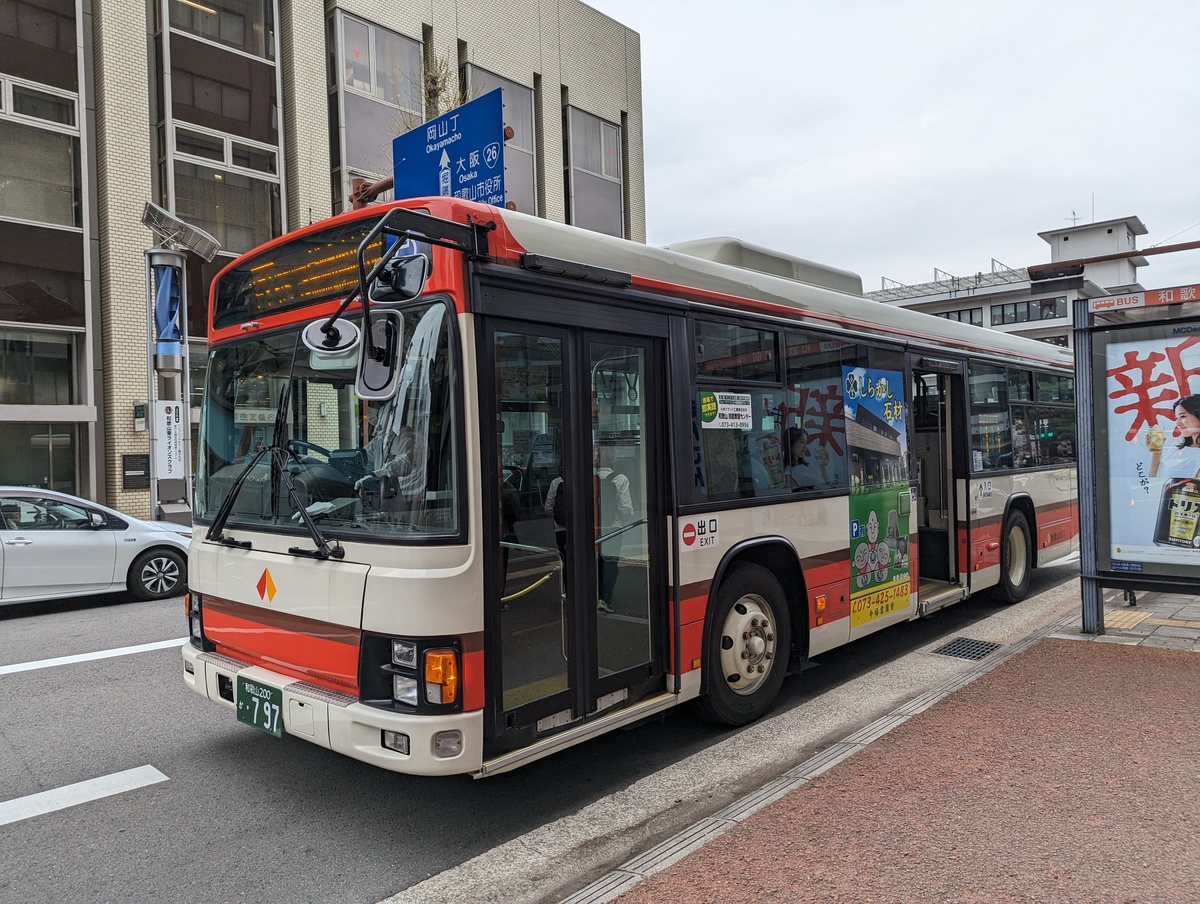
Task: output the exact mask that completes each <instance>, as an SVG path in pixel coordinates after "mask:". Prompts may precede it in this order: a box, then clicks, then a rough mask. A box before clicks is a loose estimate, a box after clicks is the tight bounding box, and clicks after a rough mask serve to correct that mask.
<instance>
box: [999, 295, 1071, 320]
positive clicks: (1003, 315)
mask: <svg viewBox="0 0 1200 904" xmlns="http://www.w3.org/2000/svg"><path fill="white" fill-rule="evenodd" d="M1066 316H1067V299H1066V298H1065V297H1062V298H1040V299H1035V300H1032V301H1015V302H1009V303H1008V304H997V305H992V326H1003V325H1007V324H1010V323H1029V322H1031V321H1038V320H1057V319H1060V318H1062V317H1066Z"/></svg>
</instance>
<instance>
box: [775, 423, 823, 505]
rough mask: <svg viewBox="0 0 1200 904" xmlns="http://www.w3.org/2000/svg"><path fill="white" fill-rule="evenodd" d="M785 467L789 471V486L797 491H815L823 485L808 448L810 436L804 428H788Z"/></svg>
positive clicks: (785, 444) (785, 445)
mask: <svg viewBox="0 0 1200 904" xmlns="http://www.w3.org/2000/svg"><path fill="white" fill-rule="evenodd" d="M784 466H785V468H786V469H787V485H788V486H789V487H791V488H792V489H793V490H795V491H799V490H814V489H816V488H817V486H818V485H819V484H820V483H821V475H820V474H819V473H818V471H817V466H816V465H815V464H814V463H813V459H812V454H811V452H810V450H809V447H808V436H807V435H806V434H805V432H804V428H802V427H794V426H793V427H788V428H787V435H786V437H785V442H784Z"/></svg>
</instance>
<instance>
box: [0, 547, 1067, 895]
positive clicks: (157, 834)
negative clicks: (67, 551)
mask: <svg viewBox="0 0 1200 904" xmlns="http://www.w3.org/2000/svg"><path fill="white" fill-rule="evenodd" d="M1077 574H1078V567H1077V565H1075V564H1070V565H1065V566H1060V567H1057V568H1052V569H1045V570H1041V571H1039V572H1035V574H1034V583H1033V586H1032V587H1031V594H1037V593H1041V592H1044V591H1047V590H1049V589H1051V588H1054V587H1056V586H1058V585H1060V584H1063V583H1064V582H1066V581H1068V580H1070V579H1072V578H1074V577H1075V576H1077ZM1016 608H1017V609H1020V607H1016ZM1004 609H1005V607H1003V606H1002V605H1001V603H1000V601H999V599H998V598H997V597H994V596H991V595H981V596H980V597H978V598H976V599H973V600H968V601H967V602H965V603H962V604H959V605H958V606H955V607H953V608H951V609H947V610H945V611H943V612H941V613H938V614H937V615H935V616H934V617H932V618H929V619H924V620H922V621H919V622H914V623H910V624H906V625H900V626H896V627H893V628H890V629H887V630H885V631H884V632H882V633H881V634H880V635H878V636H877V638H876V639H874V640H870V641H866V642H864V643H861V644H857V645H851V646H850V647H848V648H846V649H844V650H839V651H834V652H833V653H830V654H826V655H824V656H822V657H820V662H821V665H820V666H819V667H818V668H815V669H812V670H809V671H806V672H805V673H803V674H802V675H800V676H795V677H793V678H791V679H789V680H788V682H786V683H785V685H784V690H783V692H782V695H781V699H780V701H779V704H778V706H777V707H776V710H775V711H774V713H773V714H772V716H771V719H770V723H769V724H768V723H759V725H760V728H759V729H758V730H757V732H756V730H755V726H749V727H748V728H747V729H741V730H740V731H738V732H734V731H730V730H728V729H722V728H719V727H716V726H713V725H711V724H709V723H707V722H704V721H703V720H701V719H700V718H699V717H697V716H695V715H694V714H693V713H692V712H691V711H690V709H688V708H684V709H681V710H680V711H678V712H673V713H670V714H668V715H667V716H665V717H664V718H662V719H660V720H658V721H656V722H652V723H650V724H646V725H642V726H640V727H637V728H635V729H632V730H628V731H619V732H616V733H614V734H610V735H608V736H605V737H602V738H598V739H595V740H593V741H590V742H588V743H587V744H584V745H581V746H579V747H575V748H572V749H570V750H567V751H564V752H562V753H560V754H557V755H556V756H554V757H550V758H548V759H546V760H542V761H539V762H536V763H533V764H531V765H529V766H526V767H524V768H522V769H520V770H517V771H516V772H514V773H510V774H505V775H501V776H497V777H494V778H489V779H486V780H483V781H475V780H473V779H470V778H466V777H457V778H437V779H434V778H414V777H408V776H401V775H394V774H391V773H387V772H383V771H380V770H377V769H373V768H371V767H369V766H367V765H365V764H361V763H357V762H355V761H353V760H349V759H346V758H343V757H339V756H336V755H334V754H333V753H331V752H329V751H325V750H322V749H321V748H318V747H315V746H313V745H311V744H307V743H305V742H303V741H299V740H295V739H291V738H284V739H283V740H276V739H274V738H271V737H269V736H267V735H264V734H261V733H260V732H257V731H255V730H254V729H252V728H249V727H247V726H244V725H241V724H239V723H238V722H237V721H236V720H234V719H233V718H232V716H231V715H230V714H229V713H228V712H227V711H226V710H225V709H223V708H218V707H216V706H214V705H212V704H210V703H206V702H205V701H203V700H202V699H201V698H200V697H198V696H196V695H195V694H194V693H192V692H191V691H190V690H188V689H187V688H186V687H185V686H184V684H183V680H182V664H181V660H180V656H179V653H178V650H177V649H175V648H174V647H161V648H151V649H140V650H139V649H137V648H141V647H143V646H144V645H153V644H161V643H165V642H169V641H182V638H183V635H184V631H185V627H184V617H183V604H182V600H181V599H172V600H165V601H162V602H157V603H135V602H131V601H130V600H129V598H128V597H125V596H120V595H119V596H112V597H106V598H103V599H100V600H95V601H70V602H64V603H54V604H48V605H44V606H40V607H30V606H23V607H9V608H0V863H2V864H3V868H2V869H0V902H9V901H12V902H40V901H47V902H50V901H53V902H65V901H116V900H120V901H143V900H145V901H150V900H153V901H174V900H204V901H255V902H274V901H280V902H284V901H286V902H296V901H339V902H359V901H362V902H375V901H380V900H382V899H385V898H387V897H388V896H390V895H394V894H396V893H398V892H403V891H404V890H406V889H410V887H412V886H415V885H416V884H417V883H420V882H421V881H422V880H425V879H426V878H427V877H430V876H434V875H435V874H439V873H442V872H443V871H450V873H447V875H450V874H452V873H453V870H454V868H455V867H458V866H459V865H460V864H462V863H464V862H466V861H470V860H471V859H472V858H480V857H483V856H484V855H487V854H488V852H489V851H492V850H494V849H496V848H499V847H501V846H504V845H506V844H510V843H512V842H514V841H516V840H519V839H522V838H523V837H527V836H531V835H536V834H537V833H538V832H539V831H545V828H546V827H547V826H553V825H561V824H565V823H566V821H568V820H572V819H574V818H575V816H576V814H578V813H580V812H587V813H590V812H594V811H595V812H601V813H610V812H611V813H612V814H613V815H614V817H615V816H618V815H620V816H621V817H622V818H621V819H616V820H615V822H613V823H606V822H605V821H604V820H584V824H585V827H584V828H583V829H575V830H574V831H583V832H585V833H586V832H588V831H594V832H595V833H596V837H595V838H594V839H588V838H586V837H584V838H581V839H576V843H577V845H578V846H579V849H582V850H588V849H593V850H595V851H596V857H595V858H591V860H590V861H589V860H588V858H580V859H579V862H577V863H574V864H571V863H563V864H561V865H560V866H559V867H558V873H557V874H556V875H555V877H554V881H553V882H552V883H550V885H549V886H547V887H546V891H547V893H548V894H549V893H551V892H556V891H558V890H561V889H562V888H564V887H569V886H570V885H571V884H572V883H577V884H578V885H582V884H584V880H585V878H586V874H587V873H588V872H589V871H593V872H594V870H595V869H596V868H597V867H598V865H599V861H602V860H607V859H612V858H615V857H619V856H624V855H627V853H628V850H629V847H630V845H636V844H638V843H641V841H642V839H643V838H645V837H652V836H654V835H662V834H663V833H665V832H672V831H677V830H678V829H679V828H680V827H682V826H684V825H686V824H688V822H689V821H691V820H692V819H694V818H695V816H696V814H697V813H698V812H702V811H703V810H705V809H707V810H709V811H710V812H711V811H712V810H715V809H717V808H718V807H719V806H722V805H723V804H724V803H727V802H729V801H731V800H734V799H736V798H737V797H738V796H740V795H741V794H742V793H745V791H746V789H748V788H751V787H754V786H755V785H756V784H759V783H761V782H762V781H763V780H764V778H765V777H769V776H770V775H771V774H772V770H774V774H779V773H781V772H783V771H784V770H786V769H787V768H789V767H790V765H792V764H794V763H795V762H798V761H800V759H801V758H803V756H805V755H806V753H805V751H806V750H811V749H815V748H816V746H818V745H819V743H820V741H821V740H822V739H825V738H828V737H832V736H834V735H836V734H837V733H838V732H841V733H843V734H844V733H846V732H848V731H850V730H852V729H853V727H854V726H855V724H856V723H862V724H865V722H867V721H869V720H870V719H871V718H874V717H876V716H877V715H879V711H880V710H881V709H882V708H883V707H885V706H887V705H888V703H889V701H890V700H891V699H892V697H894V695H895V693H897V692H898V691H897V690H896V689H888V688H881V689H878V690H877V691H875V690H871V689H870V688H869V687H868V688H867V689H866V690H865V692H864V693H859V692H857V691H856V692H855V697H856V699H857V700H858V703H857V705H854V706H851V707H848V708H846V709H845V710H844V711H841V712H838V713H833V712H828V713H826V714H825V715H824V716H823V717H822V718H821V719H808V718H807V716H806V717H805V720H806V721H807V722H810V723H811V724H812V725H813V728H812V731H813V732H815V733H813V734H810V735H807V736H806V737H807V740H804V741H803V742H802V743H793V744H791V745H784V746H783V747H779V748H774V747H771V745H768V744H766V743H764V742H763V741H762V740H761V738H762V736H763V735H765V734H769V733H770V732H769V730H768V729H769V726H770V724H778V723H776V722H775V720H776V719H777V718H783V719H786V718H789V717H793V718H794V717H796V716H798V715H801V714H805V713H806V712H807V710H805V707H806V705H808V704H811V703H812V701H813V700H814V699H815V698H818V697H820V696H821V695H824V694H827V693H828V692H830V691H831V690H834V689H841V688H842V686H844V685H847V683H850V685H851V686H855V687H857V684H855V683H856V682H858V683H861V682H863V681H866V682H867V683H868V684H869V680H870V676H872V675H874V674H875V673H877V672H884V671H886V670H885V669H881V668H880V667H881V666H883V665H885V664H886V663H889V662H891V661H893V660H897V659H898V658H900V657H904V656H905V655H906V654H907V653H909V652H910V651H912V650H916V649H919V648H920V647H922V646H925V645H927V644H929V643H931V642H933V641H935V640H937V639H938V638H940V637H944V636H949V635H953V634H955V633H957V632H962V631H964V630H966V629H968V628H970V627H971V626H972V625H975V624H978V623H981V622H983V621H985V620H987V619H989V618H990V617H992V616H995V615H997V614H998V613H1001V612H1003V611H1004ZM128 648H135V649H134V650H132V651H131V650H129V649H128ZM97 651H124V652H121V653H120V654H119V655H111V656H107V657H104V658H81V659H79V660H71V661H68V662H65V663H61V664H45V662H46V660H53V659H57V658H60V657H85V656H86V655H87V654H93V653H96V652H97ZM939 658H941V657H939ZM30 665H37V666H38V667H28V666H30ZM18 667H19V668H18ZM881 680H886V679H881ZM899 692H903V690H902V689H901V690H900V691H899ZM742 739H745V742H744V743H740V742H742ZM729 742H732V743H729ZM769 747H771V749H768V748H769ZM727 749H732V750H734V751H738V752H736V753H734V754H733V755H732V756H729V755H726V754H724V753H723V751H725V750H727ZM718 751H721V752H722V753H720V754H718V753H717V752H718ZM705 755H707V756H710V757H711V756H714V755H719V756H720V757H721V762H722V766H721V768H720V769H719V770H712V769H710V767H705V771H706V773H711V774H710V775H709V778H710V780H709V781H701V780H697V781H690V780H688V779H685V781H687V782H688V783H689V786H690V789H691V791H692V792H694V793H691V794H688V793H686V792H685V791H681V792H678V793H679V794H680V795H681V796H680V797H679V798H678V799H676V800H675V803H677V804H679V805H678V806H675V807H671V806H668V807H666V808H662V809H659V810H656V811H655V812H652V813H643V814H639V813H637V812H634V813H633V814H630V813H629V808H630V807H634V808H635V810H636V807H637V806H639V804H637V803H636V801H631V800H630V799H629V798H630V794H629V793H628V789H631V788H643V787H653V786H655V785H656V783H659V777H660V776H667V775H677V774H678V773H679V772H680V766H681V765H683V766H685V767H686V764H688V763H689V762H692V761H693V760H694V759H695V758H697V757H703V756H705ZM672 770H674V771H673V772H672ZM683 771H684V772H686V768H685V769H684V770H683ZM112 776H116V778H115V779H112V781H114V782H120V781H122V780H124V779H126V778H128V779H130V781H131V783H134V784H136V786H134V787H130V788H129V789H128V790H123V791H120V793H111V791H112V789H111V788H109V789H108V793H106V794H101V793H100V792H95V793H94V794H89V793H88V792H90V791H93V789H94V785H93V784H88V785H84V784H80V783H88V782H94V781H95V780H97V779H102V778H105V777H112ZM693 778H695V779H698V778H699V777H698V776H693ZM678 780H679V779H678V778H672V779H671V781H678ZM663 781H666V779H663ZM45 792H51V793H50V794H49V795H46V794H45ZM664 793H665V794H666V795H667V797H668V798H670V796H671V795H672V794H676V793H677V792H676V791H674V790H671V789H667V790H666V791H665V792H664ZM64 794H74V795H75V797H76V798H83V802H79V803H76V804H75V805H72V806H65V807H61V808H58V809H51V808H52V807H53V806H58V805H59V804H61V800H60V799H59V798H58V797H56V795H64ZM34 795H42V796H40V797H34ZM93 796H94V798H95V799H91V798H92V797H93ZM634 796H635V797H644V795H640V794H639V795H634ZM684 798H687V799H686V800H685V799H684ZM39 807H44V808H45V809H48V810H49V812H32V813H31V812H30V811H36V810H37V808H39ZM6 814H7V815H6ZM630 820H632V823H631V821H630ZM631 824H636V825H637V826H639V829H638V831H637V832H634V831H633V830H631V829H627V828H625V829H622V828H620V827H622V826H625V827H628V826H630V825H631ZM614 825H615V826H617V827H618V828H617V829H614V828H613V826H614ZM587 826H592V828H588V827H587ZM614 832H615V833H617V834H619V835H621V836H626V835H628V836H629V837H617V838H614V837H613V834H614ZM635 835H636V836H637V837H633V836H635ZM614 862H615V861H614ZM572 870H575V871H576V872H577V873H578V875H573V874H572ZM551 886H552V887H551ZM515 892H516V887H515V886H514V893H515ZM524 896H525V897H526V898H529V897H530V893H529V892H528V891H526V892H525V893H524ZM402 897H403V896H402ZM419 897H420V895H419V894H417V895H414V899H417V898H419ZM533 897H535V898H536V897H538V894H537V893H535V894H533ZM459 899H460V900H470V899H471V898H470V896H469V895H468V896H460V898H459ZM497 899H498V900H503V899H505V895H504V894H503V893H502V892H500V893H498V897H497Z"/></svg>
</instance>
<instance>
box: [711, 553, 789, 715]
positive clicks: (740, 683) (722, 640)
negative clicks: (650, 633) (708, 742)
mask: <svg viewBox="0 0 1200 904" xmlns="http://www.w3.org/2000/svg"><path fill="white" fill-rule="evenodd" d="M791 636H792V635H791V619H790V617H789V613H788V606H787V599H786V597H785V596H784V593H783V588H782V587H781V586H780V585H779V581H778V579H777V578H776V577H775V575H773V574H772V573H771V572H770V571H768V570H767V569H766V568H763V567H762V566H761V565H745V566H742V567H740V568H738V569H736V570H735V571H733V572H732V573H731V574H730V575H729V576H728V577H727V578H726V579H725V580H724V581H723V582H722V583H721V588H720V590H718V591H717V595H716V598H715V600H714V604H713V612H712V622H711V631H710V634H709V642H708V658H707V660H706V666H707V668H708V669H709V674H708V693H707V694H705V695H704V696H703V697H701V698H700V701H699V702H700V709H701V712H702V713H703V714H704V715H705V716H706V717H707V718H709V719H711V720H712V721H714V722H719V723H721V724H723V725H745V724H746V723H747V722H752V721H754V720H755V719H757V718H758V717H759V716H761V715H762V714H763V713H765V712H766V711H767V710H768V709H769V708H770V706H771V704H772V703H774V702H775V697H776V696H777V695H778V693H779V688H780V686H782V684H783V679H784V677H785V675H786V674H787V668H788V655H789V653H790V652H791Z"/></svg>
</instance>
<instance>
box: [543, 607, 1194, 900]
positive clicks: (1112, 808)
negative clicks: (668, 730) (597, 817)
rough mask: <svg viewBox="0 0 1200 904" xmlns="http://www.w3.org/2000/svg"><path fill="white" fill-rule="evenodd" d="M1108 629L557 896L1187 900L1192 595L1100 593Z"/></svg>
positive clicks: (941, 694)
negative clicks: (1128, 597)
mask: <svg viewBox="0 0 1200 904" xmlns="http://www.w3.org/2000/svg"><path fill="white" fill-rule="evenodd" d="M1105 628H1106V633H1105V634H1103V635H1100V636H1095V637H1094V636H1092V635H1085V634H1083V633H1082V632H1081V631H1080V630H1079V615H1078V610H1076V612H1075V613H1074V614H1073V615H1072V616H1069V617H1068V618H1065V619H1060V620H1059V621H1058V622H1056V623H1054V624H1051V625H1047V626H1046V627H1045V628H1044V629H1043V630H1042V631H1040V632H1036V633H1035V634H1034V635H1032V636H1031V637H1030V638H1028V639H1027V641H1026V642H1024V643H1019V644H1013V645H1012V646H1011V647H1008V648H1001V649H997V650H995V651H992V652H990V653H988V654H985V655H984V656H983V657H982V658H981V660H980V662H979V664H978V666H977V667H975V668H973V669H971V670H970V671H968V672H966V673H964V674H963V675H962V676H961V678H960V679H959V680H956V681H950V682H945V683H944V684H943V685H942V686H939V687H938V688H934V689H933V690H931V691H930V692H929V693H928V694H925V695H922V697H919V698H917V699H916V700H913V701H910V702H909V703H907V704H905V705H904V706H901V707H899V708H898V709H896V710H895V711H893V712H892V713H889V714H888V715H887V716H884V717H883V718H881V719H878V720H877V721H876V722H875V723H872V724H871V725H869V726H867V727H866V728H864V729H862V730H861V731H858V732H855V733H854V734H853V735H851V736H850V737H848V738H846V739H845V740H844V741H842V742H840V743H838V744H833V745H831V747H829V748H828V749H826V750H824V751H822V752H821V753H820V754H818V755H817V756H815V757H813V758H812V759H811V760H809V761H808V762H806V763H803V764H801V765H800V766H798V767H796V768H795V769H793V770H791V771H790V772H788V773H786V774H785V775H784V776H782V777H781V778H779V779H777V780H775V781H772V782H769V783H768V784H767V785H766V786H764V788H763V789H761V790H760V791H759V792H757V793H755V794H751V795H749V796H748V797H746V798H744V799H743V800H741V801H738V802H736V803H735V804H733V805H731V806H729V807H727V808H725V809H724V810H722V811H720V812H718V813H716V814H714V815H713V816H712V817H710V818H708V819H705V820H701V821H700V822H699V823H696V824H695V825H693V826H691V827H689V828H688V829H686V830H684V831H683V832H680V833H678V834H677V835H675V836H674V837H672V838H670V839H667V840H666V841H664V842H662V843H661V844H659V845H656V846H655V847H654V848H652V849H651V850H649V851H646V852H644V853H643V854H641V855H639V856H637V857H634V858H632V859H630V860H628V861H627V862H626V863H623V864H622V865H621V866H620V867H618V868H617V869H615V870H613V871H612V872H610V873H608V874H607V875H606V876H603V877H601V878H600V879H598V880H596V881H595V882H593V883H592V884H591V885H589V886H587V888H585V889H583V890H581V891H579V892H577V893H576V894H575V895H572V896H571V897H570V898H568V899H566V900H567V901H568V902H571V904H584V902H587V904H599V902H603V901H614V900H615V901H619V902H620V904H641V902H646V904H649V902H654V904H659V902H672V904H674V902H693V901H695V902H708V901H718V900H719V901H722V902H731V904H732V902H774V901H788V902H792V901H797V902H803V901H814V902H815V901H853V902H872V901H878V902H885V901H886V902H895V901H929V900H936V901H954V902H958V901H962V902H976V901H979V902H983V901H987V902H994V901H1011V900H1018V899H1019V900H1026V901H1046V902H1056V904H1057V902H1067V901H1153V902H1173V901H1181V902H1183V901H1194V900H1198V899H1200V729H1198V728H1197V725H1196V722H1197V718H1196V717H1197V714H1198V713H1200V656H1195V655H1192V654H1193V653H1195V652H1200V598H1197V597H1191V596H1185V595H1181V594H1149V593H1147V594H1143V595H1139V597H1138V599H1137V605H1136V606H1128V605H1126V602H1125V600H1124V599H1123V598H1122V597H1121V595H1120V594H1118V593H1110V594H1108V595H1107V596H1106V599H1105ZM989 659H992V660H993V661H988V660H989Z"/></svg>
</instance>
